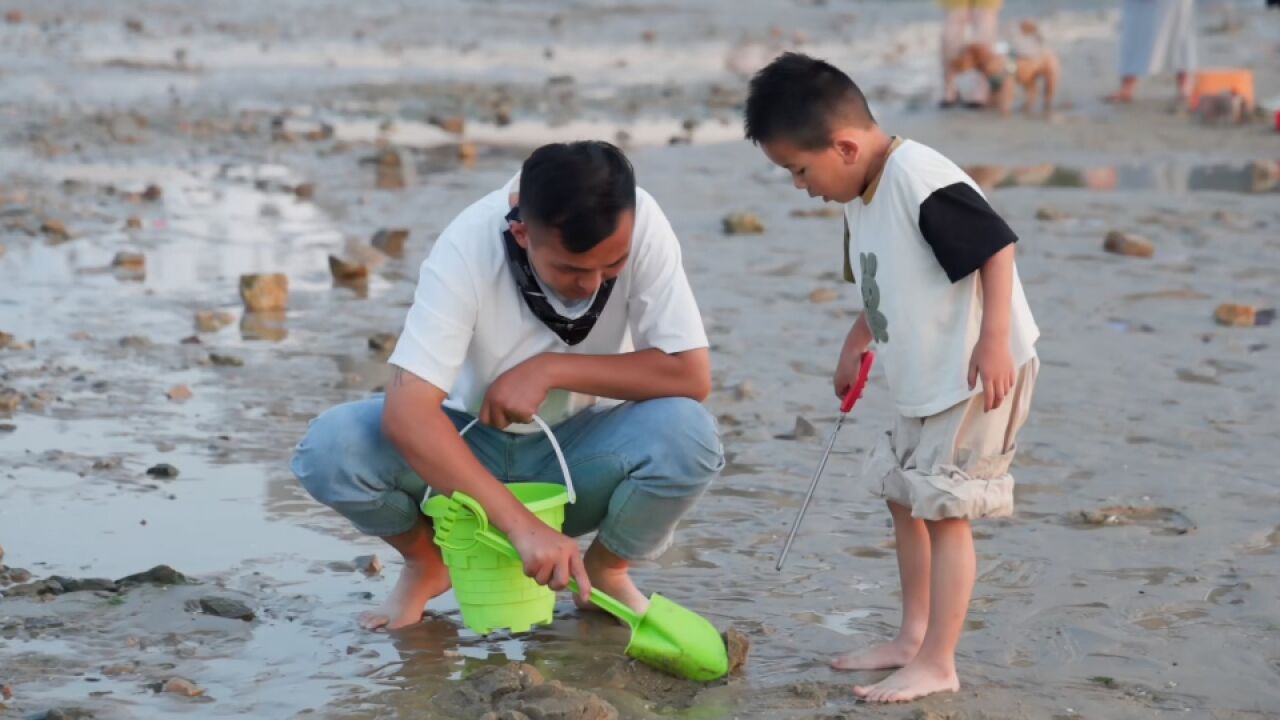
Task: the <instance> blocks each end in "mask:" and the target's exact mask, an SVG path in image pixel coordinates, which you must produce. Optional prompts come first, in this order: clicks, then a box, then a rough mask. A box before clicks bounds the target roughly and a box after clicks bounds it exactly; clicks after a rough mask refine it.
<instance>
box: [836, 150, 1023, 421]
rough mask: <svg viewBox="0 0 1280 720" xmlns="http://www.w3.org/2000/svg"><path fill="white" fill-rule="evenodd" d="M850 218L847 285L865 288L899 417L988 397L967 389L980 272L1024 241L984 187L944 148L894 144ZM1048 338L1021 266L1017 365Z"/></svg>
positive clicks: (1015, 305) (1015, 322) (1014, 311)
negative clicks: (1028, 294)
mask: <svg viewBox="0 0 1280 720" xmlns="http://www.w3.org/2000/svg"><path fill="white" fill-rule="evenodd" d="M844 211H845V220H846V221H847V222H848V233H849V235H848V238H847V240H846V245H845V250H846V253H847V254H846V256H845V259H846V264H845V272H846V279H848V280H850V281H854V282H856V283H857V284H858V286H859V288H860V289H861V290H862V300H863V312H864V314H865V315H866V318H867V323H868V325H869V326H870V328H871V333H872V336H873V337H874V338H875V344H876V350H877V352H878V354H879V355H880V356H881V360H882V361H883V363H882V364H883V366H884V368H885V374H886V376H887V377H888V380H889V389H890V391H891V392H892V394H893V399H894V401H895V403H896V404H897V406H898V410H899V412H901V413H902V414H903V415H905V416H907V417H928V416H930V415H936V414H938V413H940V412H942V411H943V410H946V409H948V408H950V407H953V406H954V405H956V404H958V403H960V402H962V401H964V400H967V399H968V398H970V397H972V396H973V395H975V394H976V393H979V392H981V391H982V384H981V381H979V382H978V384H977V387H976V388H975V389H973V390H971V389H969V382H968V373H969V360H970V358H971V357H972V354H973V348H974V346H976V345H977V344H978V337H979V335H980V334H981V330H982V285H981V283H980V281H979V274H978V272H977V270H978V269H979V268H981V267H982V265H983V264H984V263H985V262H986V261H987V260H988V259H989V258H991V256H992V255H995V254H996V253H997V252H999V251H1000V250H1001V249H1003V248H1005V247H1006V246H1008V245H1009V244H1011V243H1014V242H1016V241H1017V237H1016V236H1015V235H1014V234H1013V231H1012V230H1010V229H1009V226H1008V225H1007V224H1005V222H1004V220H1002V219H1001V218H1000V216H999V215H997V214H996V212H995V211H994V210H992V209H991V206H990V205H988V204H987V200H986V197H985V196H984V195H983V194H982V190H981V189H979V188H978V186H977V184H976V183H974V182H973V180H972V179H970V178H969V176H968V175H967V174H965V172H964V171H963V170H961V169H960V168H959V167H957V166H956V164H955V163H953V162H951V161H950V160H948V159H947V158H945V157H943V155H942V154H941V153H939V152H938V151H936V150H934V149H932V148H930V147H928V146H925V145H921V144H920V143H917V142H912V141H910V140H906V141H898V140H895V142H894V146H893V149H892V152H891V153H890V154H889V157H888V159H887V160H886V161H885V165H884V169H883V170H882V171H881V173H880V177H879V179H878V180H877V181H875V182H873V183H872V185H871V186H870V187H869V188H868V189H867V191H866V192H865V193H864V194H863V195H862V197H859V198H855V199H854V200H853V202H850V203H848V204H846V205H845V206H844ZM1039 337H1040V330H1039V328H1037V327H1036V322H1035V319H1034V318H1033V317H1032V316H1031V308H1030V307H1029V306H1028V305H1027V297H1026V294H1025V293H1024V292H1023V290H1022V281H1021V280H1020V279H1019V278H1018V271H1017V267H1016V265H1015V267H1014V274H1013V301H1012V307H1011V309H1010V325H1009V350H1010V352H1011V353H1012V354H1013V361H1014V366H1015V367H1022V365H1024V364H1025V363H1027V362H1028V361H1030V360H1031V359H1032V358H1033V357H1035V355H1036V349H1035V343H1036V340H1037V339H1038V338H1039Z"/></svg>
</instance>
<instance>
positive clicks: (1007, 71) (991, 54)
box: [946, 21, 1061, 115]
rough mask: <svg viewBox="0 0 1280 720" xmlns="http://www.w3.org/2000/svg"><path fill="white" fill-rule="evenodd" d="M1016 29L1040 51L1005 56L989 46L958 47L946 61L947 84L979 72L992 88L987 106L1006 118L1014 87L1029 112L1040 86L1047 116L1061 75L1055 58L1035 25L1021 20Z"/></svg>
mask: <svg viewBox="0 0 1280 720" xmlns="http://www.w3.org/2000/svg"><path fill="white" fill-rule="evenodd" d="M1019 28H1020V29H1021V31H1022V33H1023V35H1025V36H1026V37H1028V38H1030V39H1033V40H1036V41H1039V44H1040V48H1039V49H1038V50H1037V51H1036V52H1035V53H1034V54H1024V53H1014V54H1011V55H1004V54H1001V53H999V52H996V50H995V49H994V48H992V47H991V46H990V45H986V44H983V43H972V44H969V45H966V46H964V47H963V48H961V49H960V52H959V53H957V54H956V56H955V57H953V58H951V60H950V61H949V62H947V68H946V74H947V78H946V82H947V84H948V86H950V85H951V83H953V82H955V78H956V77H957V76H959V75H961V74H963V73H966V72H969V71H971V70H976V71H978V72H979V73H982V76H983V77H985V78H986V80H987V83H988V84H989V85H990V87H991V93H990V95H989V98H988V100H987V107H991V108H998V109H999V110H1000V112H1001V114H1003V115H1008V114H1009V113H1010V111H1011V110H1012V109H1013V101H1014V94H1015V92H1016V90H1015V86H1019V85H1020V86H1021V87H1022V91H1023V94H1024V95H1025V96H1026V100H1025V102H1024V103H1023V106H1022V109H1023V112H1027V113H1030V112H1031V110H1032V106H1033V104H1034V102H1035V96H1036V86H1037V84H1039V87H1040V88H1041V92H1042V93H1043V97H1044V102H1043V105H1044V107H1043V112H1044V114H1045V115H1048V114H1049V113H1050V112H1052V110H1053V98H1054V94H1055V93H1056V92H1057V89H1058V76H1059V75H1060V74H1061V67H1060V66H1059V64H1058V56H1057V55H1055V54H1054V53H1053V51H1051V50H1049V49H1048V48H1045V47H1044V46H1043V41H1042V38H1041V37H1040V29H1039V28H1038V27H1036V25H1035V23H1033V22H1030V21H1023V22H1022V23H1021V24H1020V25H1019Z"/></svg>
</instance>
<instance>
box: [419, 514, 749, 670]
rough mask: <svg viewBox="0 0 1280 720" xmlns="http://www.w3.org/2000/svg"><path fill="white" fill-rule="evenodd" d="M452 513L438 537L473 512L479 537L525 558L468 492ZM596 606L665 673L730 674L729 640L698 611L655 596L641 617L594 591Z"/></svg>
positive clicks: (635, 652)
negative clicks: (461, 516)
mask: <svg viewBox="0 0 1280 720" xmlns="http://www.w3.org/2000/svg"><path fill="white" fill-rule="evenodd" d="M450 500H452V501H453V502H452V503H451V505H452V507H451V508H450V512H448V513H441V514H440V515H436V516H435V520H436V526H435V531H436V533H439V534H443V535H446V536H447V535H448V532H449V528H448V525H451V524H452V519H453V518H454V517H456V513H457V512H462V511H470V512H472V513H474V514H475V515H476V517H477V519H478V520H479V529H478V530H476V532H475V539H476V540H478V541H480V542H483V543H484V544H485V545H488V546H489V547H491V548H493V549H494V550H496V551H497V552H500V553H502V554H503V555H506V556H508V557H510V558H512V559H515V560H519V559H520V554H519V553H517V552H516V549H515V547H513V546H512V545H511V542H510V541H509V540H508V539H507V538H506V536H505V535H503V534H502V533H500V532H498V531H497V530H494V529H492V528H490V527H489V520H488V516H487V515H486V514H485V511H484V508H482V507H481V506H480V503H478V502H476V501H475V500H474V499H473V498H471V497H469V496H467V495H466V494H465V493H461V492H457V491H454V493H453V495H451V496H450ZM569 589H570V590H571V591H573V592H577V591H578V583H577V582H575V581H573V580H570V581H569ZM591 602H592V604H594V605H595V606H596V607H598V608H600V609H601V610H604V611H605V612H607V613H609V614H610V615H612V616H614V617H616V618H618V619H619V620H621V621H622V622H624V623H626V624H627V625H628V626H629V627H630V628H631V641H630V642H629V643H627V650H626V653H627V655H628V656H629V657H632V658H635V659H636V660H639V661H640V662H642V663H645V664H646V665H650V666H652V667H654V668H657V669H658V670H661V671H663V672H665V673H668V674H671V675H675V676H677V677H682V678H687V679H689V680H695V681H698V682H708V681H711V680H718V679H720V678H722V677H724V676H725V675H726V674H728V672H729V653H728V651H727V650H726V649H725V646H724V640H723V639H721V637H720V632H719V631H718V630H716V628H715V626H714V625H712V624H711V623H710V622H709V621H707V619H706V618H704V617H702V616H701V615H698V614H697V613H695V612H693V611H692V610H690V609H688V608H686V607H683V606H681V605H679V604H678V603H675V602H672V601H671V600H668V599H667V598H664V597H662V596H661V595H659V594H657V593H654V594H653V595H652V596H650V598H649V609H648V610H646V611H645V612H644V614H640V613H637V612H636V611H634V610H632V609H631V608H630V607H627V606H626V605H624V604H623V603H622V602H620V601H619V600H617V599H615V598H613V597H610V596H609V595H606V594H605V593H603V592H601V591H599V590H596V589H595V588H592V589H591Z"/></svg>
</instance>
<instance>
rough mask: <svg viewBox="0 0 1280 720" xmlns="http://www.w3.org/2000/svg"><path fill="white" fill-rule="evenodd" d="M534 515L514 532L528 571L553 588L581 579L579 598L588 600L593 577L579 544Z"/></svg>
mask: <svg viewBox="0 0 1280 720" xmlns="http://www.w3.org/2000/svg"><path fill="white" fill-rule="evenodd" d="M530 517H532V518H533V519H532V521H531V522H528V523H527V524H524V525H522V526H521V527H520V528H519V529H516V530H515V531H514V532H512V533H511V544H512V545H513V546H515V549H516V552H518V553H520V559H521V560H523V561H524V574H525V575H528V576H529V577H531V578H533V580H534V582H536V583H538V584H539V585H546V586H548V587H550V588H551V589H552V590H563V589H564V588H565V586H566V585H568V584H569V578H573V579H574V580H577V581H578V598H579V599H580V600H582V601H583V602H587V601H588V600H589V599H590V597H591V578H590V577H588V576H587V567H586V565H584V564H583V563H582V555H581V554H580V553H579V552H578V543H577V542H576V541H574V539H573V538H571V537H569V536H567V535H564V534H562V533H559V532H557V531H556V530H554V529H552V527H551V526H550V525H547V524H546V523H544V522H542V521H541V520H539V519H537V517H534V516H532V515H531V516H530Z"/></svg>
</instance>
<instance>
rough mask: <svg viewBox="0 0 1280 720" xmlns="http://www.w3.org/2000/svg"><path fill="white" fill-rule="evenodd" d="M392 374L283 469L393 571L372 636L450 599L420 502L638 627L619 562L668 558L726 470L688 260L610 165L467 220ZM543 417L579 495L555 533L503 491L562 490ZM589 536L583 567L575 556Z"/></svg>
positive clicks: (317, 429)
mask: <svg viewBox="0 0 1280 720" xmlns="http://www.w3.org/2000/svg"><path fill="white" fill-rule="evenodd" d="M390 363H391V364H392V365H393V366H394V376H393V378H392V380H391V381H390V382H389V383H388V385H387V392H386V395H385V396H382V395H379V396H375V397H372V398H369V399H366V400H361V401H357V402H353V403H348V404H345V405H339V406H338V407H335V408H333V409H331V410H329V411H327V412H325V413H324V414H322V415H321V416H320V417H318V418H316V419H315V420H314V421H312V424H311V427H310V429H309V430H308V431H307V434H306V437H304V438H303V439H302V441H301V442H300V443H299V444H298V448H297V452H296V454H295V455H294V458H293V471H294V474H296V475H297V476H298V479H299V480H300V481H301V482H302V484H303V486H304V487H305V488H306V489H307V491H308V492H310V493H311V494H312V496H314V497H315V498H316V499H317V500H319V501H320V502H322V503H324V504H325V505H328V506H329V507H331V508H333V509H334V510H337V511H338V512H339V513H341V514H342V515H343V516H345V517H346V518H347V519H348V520H350V521H351V523H352V524H353V525H354V526H355V527H356V529H357V530H360V531H361V532H363V533H366V534H369V535H376V536H377V537H380V538H382V539H383V540H385V541H386V542H387V544H389V545H391V546H392V547H393V548H395V549H396V550H398V551H399V552H400V554H401V555H402V556H403V557H404V569H403V570H402V571H401V574H400V579H399V581H398V582H397V583H396V586H395V588H393V589H392V591H391V594H390V596H388V597H387V599H386V601H385V602H384V603H383V604H382V606H381V607H380V608H378V609H377V610H373V611H371V612H367V613H365V614H364V615H362V616H361V618H360V622H361V624H362V625H363V626H364V627H366V628H369V629H375V628H383V627H385V628H387V629H395V628H400V627H404V626H406V625H410V624H413V623H416V622H418V621H419V620H421V618H422V614H423V610H424V608H425V606H426V604H427V602H428V601H429V600H431V599H432V598H434V597H436V596H438V595H440V594H442V593H444V592H445V591H446V590H448V589H449V587H450V582H449V573H448V571H447V570H446V568H445V566H444V562H443V560H442V559H441V556H440V551H439V549H437V547H436V546H435V544H434V543H433V542H432V531H431V525H430V523H429V522H428V521H427V519H426V518H425V517H424V516H423V515H422V514H421V513H420V512H419V509H418V506H419V503H420V502H421V501H422V499H423V497H424V495H425V494H426V493H427V489H428V487H430V488H431V489H432V491H434V492H437V493H444V494H451V493H453V492H454V491H456V490H460V491H462V492H465V493H466V494H467V495H469V496H471V497H473V498H475V499H476V500H477V501H479V502H480V504H481V505H482V506H484V509H485V511H486V512H487V513H488V515H489V518H490V520H491V522H492V523H493V525H495V526H496V527H497V528H498V529H500V530H502V531H503V532H505V533H506V534H507V535H508V536H509V537H510V538H511V542H512V544H514V545H515V547H516V550H518V551H519V553H520V557H521V558H522V559H523V560H524V571H525V573H526V574H527V575H529V576H530V577H532V578H534V579H535V580H537V582H538V583H540V584H543V585H549V586H550V587H552V588H554V589H557V590H559V589H562V588H564V587H565V585H566V584H567V583H568V582H569V579H570V578H571V577H572V578H573V579H575V580H577V581H578V584H579V586H580V588H581V593H580V594H579V596H578V597H577V598H575V601H576V602H577V603H578V604H579V606H580V607H582V606H584V605H585V599H586V596H587V595H588V594H589V593H590V588H591V587H592V586H595V587H597V588H599V589H601V590H604V591H605V592H607V593H609V594H610V595H613V596H614V597H616V598H618V599H619V600H621V601H622V602H624V603H626V604H627V605H629V606H631V607H632V608H633V609H635V610H636V611H638V612H643V611H644V609H645V608H646V607H647V604H648V600H647V598H646V597H645V596H644V595H643V594H641V593H640V591H639V590H638V589H637V588H636V586H635V585H634V584H633V583H632V581H631V578H630V576H629V574H628V567H629V565H630V563H631V562H633V561H636V560H650V559H653V558H656V557H657V556H659V555H661V554H662V552H663V551H664V550H666V549H667V547H668V546H669V545H670V543H671V540H672V533H673V531H674V529H675V527H676V525H677V523H679V521H680V518H681V517H683V516H684V515H685V513H687V512H688V511H689V509H690V508H692V507H693V504H694V503H695V502H696V501H697V500H698V498H699V497H700V496H701V495H702V493H703V491H705V490H706V488H707V486H708V485H709V484H710V483H711V481H712V480H713V479H715V477H716V476H717V475H718V474H719V472H720V470H721V468H722V467H723V466H724V459H723V451H722V448H721V445H720V439H719V436H718V434H717V431H716V426H715V422H714V420H713V419H712V418H711V415H710V414H709V413H708V412H707V411H706V410H705V409H704V408H703V407H702V405H701V404H699V403H700V402H701V401H702V400H704V399H705V398H706V396H707V394H708V393H709V392H710V388H711V368H710V357H709V351H708V345H707V336H706V332H705V331H704V329H703V326H702V318H701V315H700V314H699V312H698V307H697V304H696V303H695V302H694V297H693V292H692V290H691V289H690V287H689V282H688V279H687V278H686V277H685V273H684V268H683V265H682V263H681V255H680V244H679V242H678V241H677V240H676V236H675V233H674V232H672V229H671V225H670V224H669V223H668V222H667V218H666V216H665V215H663V213H662V210H661V209H660V208H659V207H658V204H657V202H655V201H654V199H653V197H651V196H650V195H649V194H648V193H646V192H645V191H643V190H640V189H637V188H636V183H635V175H634V173H633V171H632V168H631V164H630V162H628V160H627V158H626V157H625V156H623V154H622V152H621V151H619V150H618V149H617V148H616V147H614V146H612V145H610V144H608V143H604V142H577V143H571V144H555V145H546V146H544V147H541V148H539V149H537V150H535V151H534V153H533V154H532V155H530V156H529V158H528V159H527V160H526V161H525V162H524V167H523V169H522V170H521V172H520V174H519V175H517V176H516V177H514V178H512V179H511V180H510V181H509V182H508V183H507V184H506V186H505V187H502V188H500V189H498V190H496V191H494V192H492V193H490V194H488V195H486V196H485V197H483V198H481V199H480V200H479V201H477V202H476V203H474V204H473V205H471V206H470V207H468V208H467V209H465V210H463V211H462V213H461V214H460V215H458V216H457V217H456V218H455V219H454V221H453V222H452V223H450V225H449V226H448V228H446V229H445V231H444V233H443V234H442V235H441V236H440V238H439V239H438V240H437V241H436V244H435V246H434V247H433V248H432V250H431V254H430V256H429V257H428V258H427V259H426V261H425V262H423V264H422V269H421V274H420V277H419V281H418V287H417V290H416V292H415V294H414V302H413V306H412V307H411V308H410V310H409V315H408V318H407V319H406V320H405V326H404V331H403V332H402V334H401V336H400V340H399V342H398V344H397V345H396V349H395V352H394V353H393V354H392V356H391V359H390ZM535 413H536V414H537V415H538V416H539V417H541V418H542V419H543V420H545V421H546V422H547V423H548V424H550V425H551V427H552V430H553V431H554V433H555V435H556V438H557V439H558V440H559V442H560V444H561V446H562V447H563V449H564V452H565V455H566V458H567V460H568V465H569V468H570V470H571V472H572V475H573V480H574V486H575V488H576V490H577V502H576V503H575V504H573V505H570V506H568V507H567V508H566V513H565V523H564V533H563V534H562V533H560V532H557V531H556V530H553V529H552V528H551V527H549V526H548V525H546V524H545V523H543V522H542V521H541V520H539V519H538V518H537V517H535V516H534V515H533V514H532V513H531V512H529V511H528V510H527V509H526V508H525V507H524V505H522V504H521V503H520V502H519V501H518V500H516V498H515V497H514V496H513V495H512V494H511V493H510V492H509V491H508V490H507V489H506V488H505V487H504V484H505V483H510V482H554V483H563V482H564V481H563V478H562V476H561V471H560V466H559V464H558V463H557V461H556V458H555V455H554V453H553V450H552V448H551V445H550V443H549V441H548V439H547V438H546V437H545V436H544V435H542V434H541V432H540V431H539V429H538V427H537V426H536V425H530V424H529V423H530V422H532V421H533V417H534V415H535ZM477 418H478V419H479V421H480V424H479V425H477V426H476V427H475V428H473V429H471V430H470V431H469V432H468V433H467V434H466V435H465V436H464V437H459V434H458V433H459V431H460V430H461V429H462V428H463V427H465V426H466V425H468V424H469V423H471V422H472V420H474V419H477ZM593 530H596V531H598V532H597V534H596V536H595V539H594V540H593V541H592V543H591V546H590V548H589V549H588V550H587V552H586V553H585V554H584V555H580V554H579V549H578V544H577V542H575V541H574V540H573V537H575V536H578V535H582V534H585V533H588V532H591V531H593Z"/></svg>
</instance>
